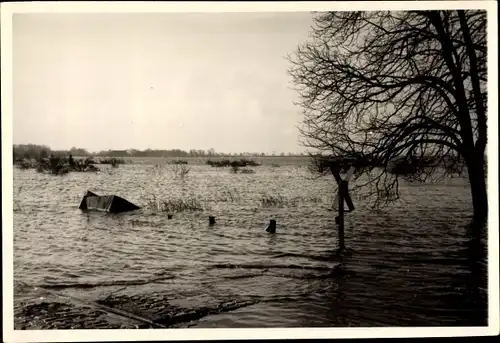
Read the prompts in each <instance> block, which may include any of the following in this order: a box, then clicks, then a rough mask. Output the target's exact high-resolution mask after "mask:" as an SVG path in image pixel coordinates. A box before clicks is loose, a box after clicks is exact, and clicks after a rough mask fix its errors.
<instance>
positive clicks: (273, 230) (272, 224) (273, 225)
mask: <svg viewBox="0 0 500 343" xmlns="http://www.w3.org/2000/svg"><path fill="white" fill-rule="evenodd" d="M266 231H267V232H269V233H276V220H274V219H271V220H270V221H269V226H268V227H267V229H266Z"/></svg>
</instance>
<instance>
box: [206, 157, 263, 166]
mask: <svg viewBox="0 0 500 343" xmlns="http://www.w3.org/2000/svg"><path fill="white" fill-rule="evenodd" d="M207 164H208V165H209V166H211V167H232V168H235V167H238V168H240V167H247V166H251V167H257V166H260V164H259V163H257V162H255V161H254V160H248V159H245V158H242V159H240V160H235V161H231V160H227V159H225V160H220V161H214V160H208V161H207Z"/></svg>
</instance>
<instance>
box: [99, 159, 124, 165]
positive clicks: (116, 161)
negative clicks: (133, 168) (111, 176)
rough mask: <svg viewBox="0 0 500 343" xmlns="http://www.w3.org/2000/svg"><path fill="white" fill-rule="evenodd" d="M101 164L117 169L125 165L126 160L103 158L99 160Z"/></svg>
mask: <svg viewBox="0 0 500 343" xmlns="http://www.w3.org/2000/svg"><path fill="white" fill-rule="evenodd" d="M99 163H100V164H111V166H113V167H117V166H118V165H119V164H125V160H124V159H122V158H115V157H111V158H101V159H99Z"/></svg>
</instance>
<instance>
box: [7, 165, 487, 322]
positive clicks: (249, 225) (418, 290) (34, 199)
mask: <svg viewBox="0 0 500 343" xmlns="http://www.w3.org/2000/svg"><path fill="white" fill-rule="evenodd" d="M255 169H256V171H257V172H256V174H250V175H245V174H232V173H230V172H229V170H228V169H220V168H211V167H208V166H203V165H194V166H193V167H192V170H191V172H190V173H189V175H188V178H187V179H185V180H180V179H177V178H175V177H173V175H172V174H171V173H169V172H168V170H167V169H166V168H164V169H162V168H153V167H152V166H151V165H147V164H144V165H142V164H137V165H124V166H120V168H117V169H113V170H111V169H110V170H111V171H108V172H100V173H97V174H94V173H81V174H78V173H72V174H69V175H66V176H64V177H53V176H48V175H42V174H37V173H35V172H34V171H19V170H15V171H14V187H15V188H14V194H15V195H16V197H15V199H14V208H15V209H16V210H15V211H14V255H15V256H14V274H15V275H14V276H15V281H16V282H17V283H16V289H15V294H16V295H15V297H16V299H15V300H16V305H15V306H16V314H17V318H16V320H18V322H16V328H32V327H31V326H29V325H27V324H26V322H27V320H24V321H23V320H22V319H23V318H25V319H26V318H28V317H30V316H32V315H33V313H34V312H33V311H39V312H37V313H38V315H45V316H48V314H47V313H49V312H50V311H51V310H47V308H51V309H54V311H56V312H57V311H62V312H61V313H63V312H64V311H66V312H64V313H66V314H65V315H64V316H63V317H68V318H70V319H71V320H70V319H68V322H67V323H69V322H70V321H71V322H72V323H73V322H75V318H80V319H81V320H83V319H82V318H83V317H85V318H87V319H88V318H90V319H88V320H87V319H86V321H84V322H85V324H82V327H84V328H100V327H127V325H129V324H128V323H129V322H130V323H132V324H130V325H132V326H131V327H134V326H133V325H136V324H137V323H139V324H141V325H146V326H140V325H138V326H137V325H136V326H135V327H147V325H149V324H147V322H153V323H156V324H157V325H161V326H162V327H179V326H181V327H182V326H198V327H278V326H281V327H282V326H387V325H390V326H419V325H423V326H428V325H447V326H448V325H486V318H487V314H486V284H487V282H486V278H485V275H486V274H485V271H486V263H485V255H484V249H483V248H484V247H482V246H481V243H480V242H479V241H477V240H472V239H469V238H468V236H467V230H466V224H467V222H468V220H469V219H470V218H469V212H470V210H469V209H470V194H469V188H468V186H467V184H466V183H465V182H464V181H463V180H459V179H452V180H446V182H445V183H443V184H436V185H427V186H422V185H403V186H402V193H403V196H404V197H405V200H406V202H404V203H401V204H400V205H398V206H394V207H391V208H389V209H387V210H385V211H383V212H380V213H373V212H370V211H369V210H368V209H367V208H368V206H369V205H370V204H368V203H366V202H363V201H362V200H359V199H358V202H357V203H356V204H355V205H356V211H355V212H353V213H349V214H348V216H347V218H346V228H347V229H346V244H347V246H348V247H349V248H352V250H353V253H352V255H350V256H347V257H343V258H342V260H340V259H339V258H338V257H337V256H336V254H335V249H336V247H337V241H336V239H337V237H336V227H335V225H334V220H333V218H334V215H335V213H334V212H332V211H329V207H330V205H331V200H332V190H333V189H335V187H334V185H333V180H331V179H329V178H325V179H320V180H310V179H309V178H307V175H308V174H307V170H306V168H304V167H300V166H282V167H281V168H270V167H268V166H261V167H257V168H255ZM21 185H22V190H21V191H20V192H18V193H16V191H15V190H16V189H18V188H19V186H21ZM86 190H92V191H94V192H96V193H98V194H117V195H120V196H122V197H124V198H126V199H127V200H129V201H131V202H133V203H136V204H138V205H140V206H145V205H147V204H149V203H150V199H151V198H152V197H156V198H160V199H165V200H166V199H169V198H189V197H196V198H197V199H199V200H200V201H201V200H203V201H205V203H206V204H208V205H207V206H206V208H207V209H206V210H205V211H196V212H183V213H175V214H174V216H173V218H172V219H170V220H169V219H167V213H162V212H158V211H156V209H155V208H152V207H148V206H146V207H144V208H143V209H141V210H139V211H136V212H132V213H124V214H118V215H110V214H103V213H82V212H80V211H79V210H78V208H77V207H78V204H79V201H80V198H81V196H82V195H83V193H84V192H85V191H86ZM276 194H280V195H281V196H282V197H283V199H284V202H283V203H282V204H281V206H278V207H264V208H263V207H262V205H261V202H260V199H261V198H262V197H263V196H265V195H276ZM292 199H295V200H297V199H298V201H292ZM209 215H214V216H216V217H217V224H216V225H215V226H209V225H208V216H209ZM270 219H276V221H277V233H276V234H275V235H269V234H267V233H266V232H265V228H266V227H267V224H268V223H269V220H270ZM340 264H341V268H339V267H338V266H339V265H340ZM34 287H38V288H37V289H35V288H34ZM40 292H42V293H43V292H45V293H44V295H43V296H42V297H43V298H44V299H45V300H44V301H45V302H49V303H51V304H52V307H50V306H49V305H43V304H38V305H37V304H34V305H33V304H32V299H39V298H40ZM59 302H61V303H70V304H71V306H73V307H74V308H77V309H78V310H74V309H73V310H68V309H65V308H66V307H64V306H66V305H64V306H63V305H60V306H59V305H57V306H56V305H54V304H58V303H59ZM30 306H31V307H30ZM37 306H38V307H37ZM43 306H49V307H47V308H42V307H43ZM75 306H76V307H75ZM99 306H101V307H99ZM87 307H88V308H90V307H92V309H93V310H92V311H91V310H85V308H87ZM30 311H31V312H30ZM43 311H46V312H43ZM47 311H49V312H47ZM75 311H76V314H75V313H74V312H75ZM99 311H101V312H102V313H104V312H106V313H107V314H109V313H111V312H113V311H114V312H113V314H112V316H111V317H109V316H108V317H109V318H108V317H106V318H107V319H106V320H104V319H103V318H104V317H102V316H101V314H99V313H101V312H99ZM120 311H121V312H120ZM115 312H116V313H115ZM118 312H119V313H118ZM44 313H45V314H44ZM113 316H114V317H113ZM47 318H49V317H47ZM47 318H46V321H45V324H41V327H44V328H62V327H65V325H66V324H64V322H61V320H60V318H61V314H60V313H59V315H54V316H53V317H50V318H49V319H47ZM51 318H52V319H51ZM57 318H59V319H57ZM92 318H94V319H92ZM113 318H114V319H113ZM138 318H139V319H138ZM141 318H143V319H144V321H145V322H141V320H142V319H141ZM21 322H22V323H24V324H20V323H21ZM47 323H48V324H47ZM133 323H135V324H133ZM145 323H146V324H145ZM156 324H155V325H156ZM33 328H35V327H33Z"/></svg>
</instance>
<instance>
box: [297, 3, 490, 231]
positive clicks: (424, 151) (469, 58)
mask: <svg viewBox="0 0 500 343" xmlns="http://www.w3.org/2000/svg"><path fill="white" fill-rule="evenodd" d="M314 15H315V17H314V25H313V27H312V34H311V38H310V40H309V41H308V42H306V43H304V44H302V45H301V46H299V47H298V49H297V51H296V53H295V54H294V55H293V56H289V57H288V59H289V60H290V62H291V63H292V67H291V68H290V70H289V73H290V75H291V76H292V78H293V82H294V84H295V85H296V86H297V90H298V92H299V94H300V99H301V100H300V103H299V104H300V105H301V107H302V108H303V112H304V121H303V125H302V127H301V128H300V130H301V134H302V136H303V138H304V140H303V144H304V145H305V146H306V147H309V148H314V149H315V150H316V151H318V155H315V156H324V155H325V153H328V154H329V155H330V156H334V157H338V156H347V157H349V158H351V159H355V160H356V161H358V162H357V163H358V167H360V168H359V169H363V170H365V171H366V170H367V169H368V170H369V171H370V175H372V176H373V177H372V178H371V179H370V180H369V184H370V185H372V186H373V187H374V192H375V194H376V195H377V199H378V200H384V201H389V202H390V201H393V200H396V199H398V198H399V193H398V178H399V177H401V176H400V175H399V174H398V173H391V167H392V166H393V165H394V160H395V159H401V160H402V161H403V162H406V163H407V164H409V165H411V166H412V167H413V168H410V170H409V172H408V171H407V174H408V175H410V176H413V177H418V179H419V180H420V181H425V180H427V179H428V178H429V177H432V176H433V175H438V174H437V173H438V172H439V171H441V172H442V173H441V174H442V175H446V174H447V173H450V172H452V170H451V169H450V167H454V168H453V169H455V171H456V170H458V171H460V170H462V169H463V170H464V171H466V172H467V173H468V178H469V181H470V186H471V193H472V200H473V207H474V218H475V219H476V220H478V221H480V222H481V223H483V222H484V221H485V219H486V218H487V213H488V204H487V192H486V180H485V170H486V167H485V162H486V157H485V147H486V119H487V113H486V101H487V89H486V86H487V71H486V50H487V48H486V41H487V39H486V12H485V11H464V10H459V11H405V12H387V11H386V12H381V11H376V12H320V13H315V14H314ZM320 158H321V159H324V158H323V157H320ZM417 162H418V163H417ZM451 162H453V163H451ZM443 165H444V166H445V167H446V168H443ZM358 175H359V174H358Z"/></svg>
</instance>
